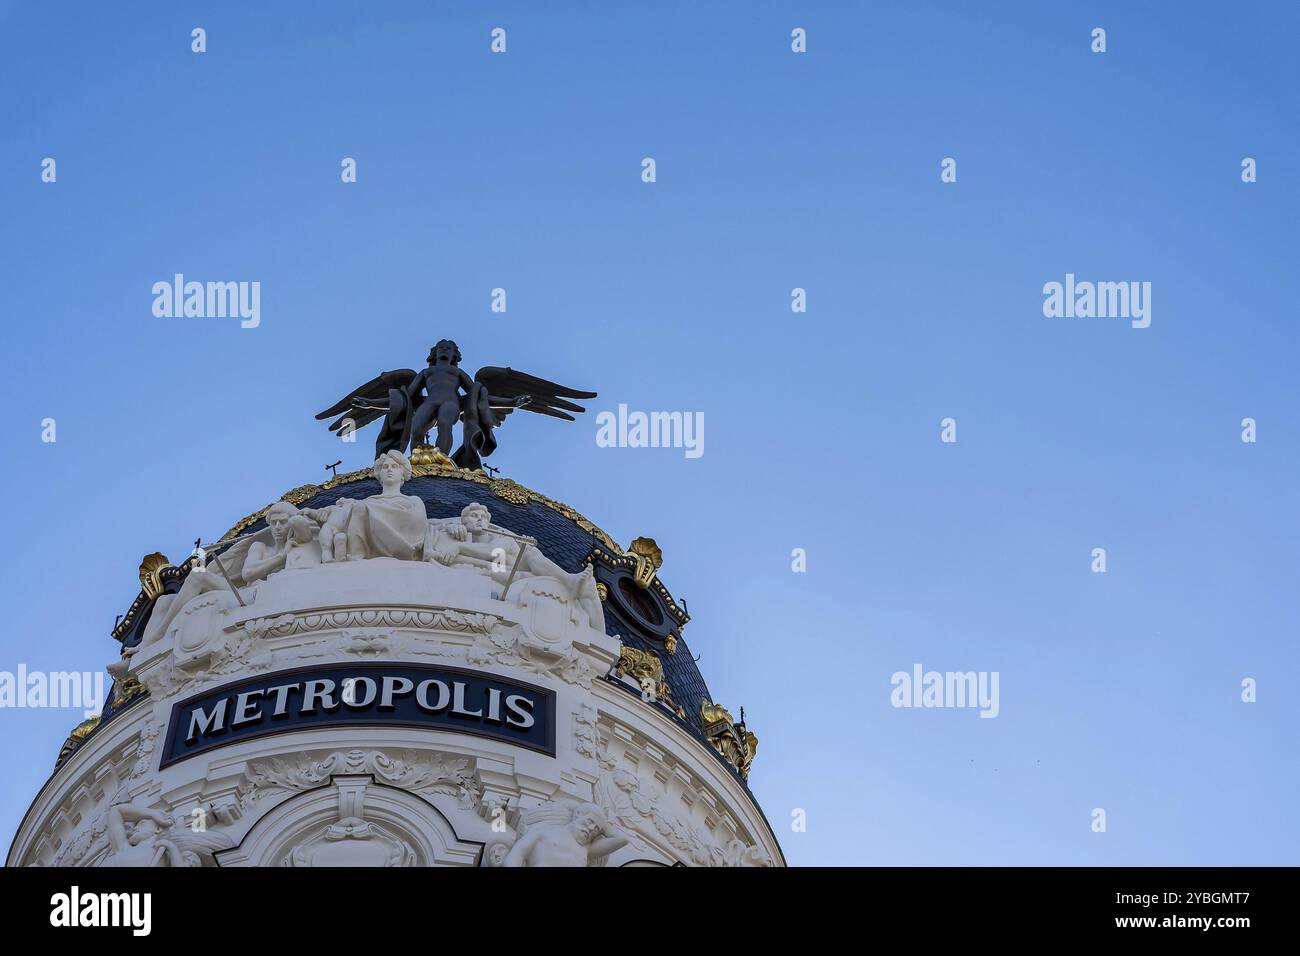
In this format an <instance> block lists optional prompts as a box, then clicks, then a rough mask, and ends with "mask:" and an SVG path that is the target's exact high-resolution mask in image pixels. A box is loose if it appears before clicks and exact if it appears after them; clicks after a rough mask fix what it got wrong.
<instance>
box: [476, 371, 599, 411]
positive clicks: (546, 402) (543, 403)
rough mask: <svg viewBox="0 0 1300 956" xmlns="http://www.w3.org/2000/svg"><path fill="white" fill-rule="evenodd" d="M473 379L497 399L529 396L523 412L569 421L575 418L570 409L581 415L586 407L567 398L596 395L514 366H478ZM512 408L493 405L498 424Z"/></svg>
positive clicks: (592, 396) (523, 406)
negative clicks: (518, 370)
mask: <svg viewBox="0 0 1300 956" xmlns="http://www.w3.org/2000/svg"><path fill="white" fill-rule="evenodd" d="M474 381H476V382H479V383H481V384H482V385H484V386H485V387H486V388H487V390H488V394H489V395H491V396H492V398H494V399H501V398H504V399H506V400H511V399H516V398H522V397H523V396H525V395H526V396H528V398H529V401H528V403H527V404H525V405H522V406H520V407H521V408H523V409H524V411H528V412H536V413H537V414H539V415H549V416H550V417H551V418H563V419H564V420H565V421H569V422H572V421H576V419H575V418H574V417H573V416H572V415H570V414H568V413H569V412H577V413H579V414H581V413H582V412H585V411H586V409H585V408H583V407H582V406H581V405H576V404H574V403H573V402H570V401H567V399H570V398H595V397H596V393H595V392H581V391H578V390H577V389H576V388H569V387H567V386H565V385H559V384H556V383H555V382H549V381H547V380H546V379H544V378H538V377H537V376H535V375H529V374H528V373H527V372H517V371H515V370H514V369H512V368H497V367H496V366H494V365H489V366H487V367H485V368H481V369H479V370H478V373H477V374H476V375H475V376H474ZM512 411H514V406H509V407H505V408H501V407H493V409H492V413H493V416H494V417H495V418H496V420H497V422H498V423H499V422H501V421H502V420H504V419H505V417H506V416H507V415H509V414H510V413H511V412H512Z"/></svg>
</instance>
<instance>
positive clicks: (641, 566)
mask: <svg viewBox="0 0 1300 956" xmlns="http://www.w3.org/2000/svg"><path fill="white" fill-rule="evenodd" d="M627 554H628V555H629V556H630V557H631V558H633V559H634V560H635V561H636V570H635V571H634V572H633V576H632V579H633V580H634V581H635V582H636V585H637V587H640V588H648V587H649V586H650V582H651V581H653V580H654V579H655V572H656V571H658V570H659V569H660V568H661V567H663V564H664V553H663V552H662V551H661V550H659V545H658V544H656V543H655V539H654V538H636V539H635V540H633V542H632V543H631V544H630V545H628V549H627Z"/></svg>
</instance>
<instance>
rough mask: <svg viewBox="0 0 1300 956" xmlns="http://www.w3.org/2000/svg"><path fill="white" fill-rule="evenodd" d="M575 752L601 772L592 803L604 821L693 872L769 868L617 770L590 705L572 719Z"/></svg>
mask: <svg viewBox="0 0 1300 956" xmlns="http://www.w3.org/2000/svg"><path fill="white" fill-rule="evenodd" d="M573 727H574V730H573V743H574V749H575V750H576V751H577V752H578V753H579V754H581V755H582V756H584V757H588V758H589V759H591V760H594V761H595V762H596V764H597V766H598V767H599V768H600V771H599V773H598V776H597V780H596V783H595V784H594V785H593V787H592V790H593V797H594V799H595V801H596V803H597V804H598V805H599V806H601V807H602V808H603V809H604V811H605V813H606V814H608V816H609V819H610V820H611V821H612V822H613V823H615V824H617V825H619V826H621V827H623V828H624V829H625V830H627V831H628V832H630V833H632V834H633V835H634V836H635V837H639V838H640V841H644V842H647V843H648V844H649V845H658V844H663V843H667V844H668V846H670V847H671V848H672V849H674V850H675V851H677V852H678V853H679V854H680V855H681V856H683V857H684V858H685V859H686V860H687V861H689V862H691V863H693V864H695V865H696V866H772V865H773V863H772V858H771V856H770V855H769V854H768V853H767V851H766V850H764V849H763V848H762V847H758V846H750V845H748V844H746V843H744V842H743V841H740V840H733V841H729V842H728V844H727V845H726V846H719V845H718V844H717V843H716V842H714V841H712V840H710V839H708V838H707V837H705V836H704V835H703V834H701V833H700V831H699V830H698V829H697V828H696V827H694V826H693V825H691V824H690V823H689V822H687V821H685V820H683V819H682V818H681V817H680V816H679V815H678V814H677V813H676V812H675V811H674V810H673V809H671V804H672V801H670V800H668V799H667V798H666V793H665V791H664V790H663V789H662V788H661V787H659V785H658V784H657V783H655V782H652V781H650V780H647V779H646V778H644V777H642V776H640V775H639V774H637V773H635V772H633V771H632V770H630V769H628V768H627V767H623V766H620V765H619V763H618V761H616V760H615V759H614V758H613V757H612V756H611V755H610V753H609V751H608V748H607V747H606V746H605V745H604V744H603V743H602V741H601V739H600V731H599V728H598V727H597V714H596V710H595V708H593V707H592V706H591V705H590V704H583V705H581V706H580V707H579V708H578V709H577V710H576V711H574V713H573Z"/></svg>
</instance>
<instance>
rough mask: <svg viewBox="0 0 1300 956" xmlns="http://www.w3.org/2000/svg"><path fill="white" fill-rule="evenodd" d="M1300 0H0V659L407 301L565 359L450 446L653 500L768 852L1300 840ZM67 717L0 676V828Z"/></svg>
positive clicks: (303, 421) (66, 607)
mask: <svg viewBox="0 0 1300 956" xmlns="http://www.w3.org/2000/svg"><path fill="white" fill-rule="evenodd" d="M1298 10H1300V8H1297V7H1296V5H1295V4H1293V3H1289V2H1279V3H1226V2H1225V3H1217V4H1209V3H1172V2H1164V3H1145V4H1131V3H1064V2H1061V3H1037V2H1034V3H1030V2H1026V3H1000V4H996V5H991V4H966V3H957V2H951V3H906V4H893V3H853V4H849V3H807V2H805V3H765V2H757V3H756V2H746V3H730V4H723V3H712V4H698V3H685V2H664V3H654V4H630V3H625V4H617V5H615V4H607V3H596V2H591V3H548V4H536V3H518V4H507V3H469V2H465V3H439V4H433V3H415V2H410V3H390V2H384V3H355V4H354V3H347V4H342V3H320V4H315V3H313V4H307V3H275V4H263V3H222V4H210V3H209V4H200V3H174V2H172V3H132V4H100V3H87V4H79V5H61V4H35V3H17V2H13V0H0V131H2V133H3V135H0V269H2V270H3V279H4V282H3V290H4V300H5V310H4V323H3V336H4V343H5V346H6V352H7V358H6V361H5V373H4V385H3V407H4V410H5V416H4V419H5V421H4V427H3V429H2V431H0V441H2V442H3V450H4V461H5V467H4V469H3V473H2V476H0V490H2V491H3V495H4V497H3V500H4V501H5V503H6V505H7V509H6V510H7V517H6V519H5V522H4V528H5V532H6V533H5V539H6V547H4V548H3V557H0V561H2V562H3V566H2V568H0V580H2V581H3V585H2V586H3V589H4V597H5V601H4V608H5V611H6V618H7V619H6V622H5V627H4V629H3V633H2V634H0V670H8V671H14V670H16V669H17V667H18V665H19V664H20V663H21V664H25V665H26V666H27V667H28V668H29V669H43V670H72V669H92V670H93V669H99V668H102V667H103V666H104V665H105V664H107V663H109V662H110V661H111V660H113V659H115V658H116V647H117V645H116V644H115V643H114V642H113V641H112V640H111V639H110V637H109V631H110V629H111V628H112V626H113V623H114V618H115V616H116V615H118V614H120V613H123V612H124V611H125V610H126V609H127V607H128V605H129V604H130V602H131V600H132V598H133V597H134V595H135V594H136V592H137V590H138V581H137V578H136V566H137V564H138V563H139V561H140V558H141V556H142V555H144V554H146V553H149V552H151V551H155V550H160V551H163V552H165V553H166V554H167V555H169V556H170V557H171V558H172V559H173V560H176V561H179V560H180V559H181V558H183V557H185V555H186V554H187V553H188V551H189V548H190V544H191V542H192V541H193V539H194V538H195V537H197V536H199V535H202V536H203V537H204V538H213V537H216V536H219V535H220V534H222V533H223V532H224V531H225V530H226V529H227V528H228V527H230V525H232V524H233V523H234V522H235V521H236V520H238V519H239V518H241V517H243V516H244V515H245V514H248V513H250V512H253V511H256V510H257V509H259V508H261V507H263V506H264V505H266V504H267V503H268V502H270V501H272V500H274V499H276V498H278V497H279V496H280V495H281V494H282V493H283V492H285V491H286V490H288V489H290V488H292V487H295V486H297V485H302V484H306V483H310V482H319V481H321V480H323V479H324V478H325V477H326V475H327V473H326V472H325V470H324V468H323V466H324V465H325V464H326V463H328V462H332V461H334V460H336V459H337V458H340V457H342V458H343V459H344V468H347V469H352V468H359V467H362V466H364V465H366V464H367V463H368V462H367V459H368V457H369V454H368V452H369V451H370V449H371V442H372V440H373V426H372V429H371V430H369V431H367V432H366V433H364V434H363V435H362V436H361V440H360V441H358V442H357V443H356V444H353V445H341V444H340V443H339V442H338V441H337V440H336V439H334V438H332V437H330V436H328V434H327V433H326V432H325V430H324V428H323V427H322V426H321V425H320V424H318V423H316V422H314V421H313V420H312V415H313V414H314V413H315V412H316V411H318V410H319V409H321V408H323V407H325V406H326V405H328V404H330V403H331V402H333V401H334V400H335V399H337V398H338V397H340V396H341V395H342V394H343V393H344V392H346V391H347V390H348V389H350V388H351V387H352V386H354V385H356V384H359V383H360V382H361V381H363V380H364V379H366V378H368V377H369V376H370V375H372V374H374V373H376V372H378V371H380V370H381V369H390V368H399V367H403V366H408V367H418V366H419V364H420V363H421V362H422V360H423V358H424V356H425V354H426V352H427V350H428V348H429V346H430V345H432V344H433V343H434V342H435V341H437V340H438V339H440V338H442V337H445V336H446V337H452V338H455V339H456V340H457V341H458V342H459V343H460V346H461V349H462V351H463V353H464V355H465V365H466V366H467V367H468V368H469V370H470V371H471V372H472V371H473V370H474V369H476V368H478V367H479V366H480V365H512V366H514V367H516V368H522V369H525V370H528V371H531V372H534V373H537V374H541V375H545V376H548V377H553V378H556V379H559V380H561V381H564V382H567V383H570V384H573V385H577V386H580V387H586V388H590V389H595V390H597V391H599V392H600V398H599V399H597V400H595V401H594V402H592V403H590V406H589V407H590V409H591V412H590V413H589V414H588V415H587V416H586V417H585V418H583V419H582V420H581V421H580V422H579V423H578V424H576V425H570V424H565V423H561V422H555V421H551V420H547V419H542V418H535V417H528V420H527V421H524V420H522V419H523V418H524V417H526V416H520V415H516V416H514V417H512V418H511V419H510V421H509V422H508V423H507V424H506V425H505V427H504V429H503V432H502V435H501V440H502V449H501V451H500V452H499V454H498V455H497V456H496V457H495V458H494V459H493V463H494V464H496V465H498V466H499V467H501V468H502V469H503V473H505V474H507V475H509V476H510V477H513V478H515V479H516V480H518V481H520V482H521V483H522V484H525V485H527V486H529V487H532V488H535V489H537V490H539V491H541V492H543V493H545V494H547V495H550V496H551V497H553V498H556V499H559V500H561V501H564V502H566V503H568V504H571V505H572V506H573V507H575V508H577V509H578V510H579V511H581V512H583V513H584V514H586V515H587V516H588V517H590V518H591V519H592V520H594V521H596V522H597V523H598V524H600V525H601V526H602V527H603V528H604V529H605V530H607V531H608V532H609V533H610V534H611V535H613V536H614V537H615V538H616V539H617V540H618V541H620V542H621V543H623V544H625V545H626V544H627V543H628V542H629V541H630V540H631V539H632V538H634V537H636V536H638V535H650V536H652V537H654V538H656V539H657V540H658V542H659V543H660V545H661V546H662V548H663V550H664V555H665V561H664V566H663V568H662V571H661V576H662V578H663V580H664V581H665V582H666V583H667V585H668V587H669V588H670V589H671V590H672V591H673V593H674V594H675V595H677V596H678V597H679V598H681V597H684V598H685V599H686V600H687V602H688V603H689V606H690V611H691V614H692V615H693V621H692V622H691V624H690V625H689V626H688V628H687V630H686V635H685V636H686V638H687V640H688V641H689V643H690V647H691V649H692V651H693V652H694V653H695V654H697V655H699V656H700V668H701V670H702V671H703V673H704V675H705V678H706V679H707V680H708V682H709V685H710V688H711V690H712V692H713V694H714V697H715V699H716V700H717V701H718V702H720V703H723V704H725V705H726V706H728V707H729V708H731V710H732V712H733V713H736V712H737V711H738V709H739V707H740V706H741V705H743V706H744V707H745V713H746V716H747V718H748V719H749V723H750V726H751V728H752V729H753V730H755V731H756V732H757V734H758V736H759V739H760V745H759V752H758V757H757V760H756V762H755V766H754V770H753V773H752V776H751V785H752V788H753V790H754V793H755V794H756V795H757V797H758V798H759V800H760V802H761V804H762V806H763V807H764V809H765V811H766V813H767V815H768V817H769V819H770V820H771V821H772V823H773V825H774V827H775V828H776V832H777V835H778V838H779V839H780V840H781V842H782V845H783V846H784V848H785V851H786V854H787V857H788V859H789V861H790V862H791V863H793V864H827V863H867V864H1035V863H1039V864H1058V863H1059V864H1085V865H1087V864H1297V863H1300V826H1298V825H1297V809H1296V808H1297V806H1300V773H1298V771H1297V760H1296V734H1297V728H1300V720H1298V719H1297V718H1298V717H1300V713H1298V710H1300V708H1298V706H1297V697H1296V688H1297V683H1298V682H1300V666H1298V665H1300V660H1298V656H1300V655H1298V654H1297V633H1296V629H1297V605H1298V603H1300V602H1298V601H1297V597H1296V595H1297V592H1298V591H1300V589H1298V588H1297V587H1296V569H1297V557H1298V555H1297V551H1298V550H1300V546H1298V543H1297V542H1298V532H1300V522H1298V520H1297V506H1296V488H1297V477H1300V468H1298V464H1300V462H1298V456H1297V448H1300V425H1298V416H1300V408H1298V406H1297V389H1296V368H1295V366H1296V359H1297V356H1298V355H1300V349H1298V348H1297V332H1296V306H1295V304H1296V302H1297V297H1298V294H1300V269H1297V267H1296V251H1297V243H1296V223H1297V221H1300V203H1298V202H1297V183H1298V182H1300V170H1297V157H1300V136H1298V135H1297V117H1300V103H1298V102H1297V100H1298V99H1300V97H1298V90H1300V84H1298V83H1297V70H1298V69H1300V68H1298V67H1297V64H1298V63H1300V58H1297V56H1296V55H1295V37H1296V35H1297V29H1300V12H1298ZM196 26H201V27H203V28H205V29H206V31H207V52H206V53H203V54H195V53H193V52H191V48H190V47H191V34H190V31H191V30H192V29H193V28H194V27H196ZM494 27H503V28H505V29H506V31H507V52H506V53H505V54H504V55H494V54H492V53H491V52H490V50H489V42H490V37H489V32H490V31H491V30H492V28H494ZM796 27H802V28H804V29H806V31H807V52H806V53H804V54H796V53H794V52H792V51H791V37H790V34H791V30H793V29H794V28H796ZM1095 27H1103V28H1105V30H1106V31H1107V33H1106V44H1107V49H1106V52H1105V53H1093V52H1091V50H1090V45H1091V42H1092V41H1091V37H1090V34H1091V31H1092V30H1093V28H1095ZM46 157H51V158H54V159H55V160H56V162H57V181H56V182H54V183H43V182H42V181H41V161H42V160H43V159H44V158H46ZM344 157H352V158H354V159H355V160H356V162H357V176H358V181H357V182H356V183H349V184H345V183H343V182H342V181H341V178H340V163H341V161H342V159H343V158H344ZM646 157H651V158H653V159H654V160H655V162H656V174H657V181H656V182H654V183H644V182H642V178H641V171H642V165H641V164H642V160H643V159H644V158H646ZM945 157H951V158H953V159H955V160H956V162H957V181H956V182H954V183H944V182H941V180H940V163H941V161H942V160H943V159H944V158H945ZM1244 157H1252V158H1254V159H1255V160H1256V161H1257V164H1258V165H1257V169H1258V181H1257V182H1255V183H1243V182H1242V178H1241V162H1242V159H1243V158H1244ZM178 272H179V273H183V274H184V275H185V276H186V277H187V278H191V279H197V280H202V281H206V280H223V281H224V280H230V281H257V282H260V283H261V316H260V318H261V321H260V325H259V326H258V327H257V328H255V329H241V328H240V327H239V324H238V322H237V320H231V319H215V318H212V319H208V318H204V319H199V318H191V319H183V318H158V317H155V316H154V315H153V313H152V305H153V295H152V293H151V287H152V285H153V283H155V282H158V281H168V280H170V279H171V277H172V276H173V275H174V274H175V273H178ZM1067 273H1071V274H1074V275H1075V276H1076V277H1077V278H1078V279H1079V280H1092V281H1136V282H1150V283H1151V290H1152V292H1151V324H1150V327H1149V328H1145V329H1136V328H1133V327H1132V326H1131V324H1130V322H1129V321H1128V320H1126V319H1116V318H1107V319H1101V318H1046V317H1044V314H1043V300H1044V295H1043V286H1044V284H1045V283H1048V282H1052V281H1057V282H1063V281H1064V280H1065V276H1066V274H1067ZM498 287H500V288H504V289H506V290H507V311H506V312H505V313H504V314H499V313H493V312H492V311H491V309H490V307H489V306H490V293H491V290H492V289H493V288H498ZM796 287H799V288H804V289H806V290H807V311H806V312H804V313H795V312H792V310H791V290H792V289H794V288H796ZM619 403H626V404H627V405H628V406H629V407H630V408H631V409H639V410H644V411H653V410H665V411H674V410H676V411H686V412H702V413H703V414H704V420H705V423H706V428H705V451H704V454H703V456H702V457H699V458H696V459H687V458H686V457H685V455H684V453H683V451H682V450H681V449H645V448H603V447H599V446H598V445H597V443H596V440H595V437H596V424H595V420H594V414H592V413H594V412H596V411H600V410H602V409H613V408H616V407H617V405H618V404H619ZM1247 417H1249V418H1253V419H1255V420H1256V422H1257V428H1258V432H1257V437H1258V440H1257V441H1256V442H1255V443H1245V442H1243V441H1242V440H1241V435H1242V425H1241V422H1242V419H1243V418H1247ZM45 418H54V419H55V421H56V423H57V441H56V442H54V443H52V444H51V443H44V442H42V440H41V434H42V425H41V423H42V420H43V419H45ZM944 418H953V419H955V421H956V428H957V441H956V443H955V444H954V443H944V442H942V441H941V440H940V422H941V420H942V419H944ZM795 548H802V549H805V552H806V555H807V570H806V572H805V573H795V572H793V571H792V568H791V562H792V557H791V553H792V550H793V549H795ZM1094 548H1104V549H1106V558H1107V570H1106V573H1104V574H1097V573H1093V571H1092V569H1091V566H1092V563H1093V557H1092V552H1093V549H1094ZM914 664H921V665H922V666H923V667H924V668H925V669H926V670H931V669H933V670H938V671H967V670H972V671H986V672H997V673H998V674H999V680H1000V683H999V688H1000V712H999V715H998V716H997V717H996V718H995V719H981V718H979V716H978V714H977V712H976V711H974V710H971V709H899V708H895V707H893V706H892V705H891V702H890V694H891V690H892V688H891V684H890V678H891V675H892V674H894V672H896V671H900V670H903V671H910V670H911V669H912V667H913V665H914ZM1244 678H1253V679H1255V681H1257V689H1258V700H1257V701H1256V702H1255V703H1245V702H1243V701H1242V699H1241V695H1242V680H1243V679H1244ZM79 719H80V714H79V713H78V712H74V711H71V710H3V711H0V759H3V766H4V768H5V775H6V780H5V785H4V787H3V788H0V833H4V834H5V835H6V839H5V841H4V842H5V844H6V846H7V844H8V835H9V834H11V833H12V832H13V830H14V829H15V828H16V826H17V824H18V822H19V820H20V818H21V816H22V814H23V812H24V811H25V810H26V808H27V806H28V804H29V802H30V800H31V799H32V797H33V796H34V795H35V794H36V792H37V790H38V788H39V787H40V786H41V784H42V783H43V782H44V781H45V779H46V778H47V776H48V774H49V771H50V769H51V766H52V764H53V761H54V758H55V755H56V754H57V751H58V748H59V745H60V743H61V742H62V741H63V739H64V737H65V735H66V733H67V731H68V730H69V729H70V728H71V727H72V726H73V725H74V724H75V723H77V722H78V720H79ZM1094 808H1102V809H1104V810H1105V812H1106V815H1107V830H1106V832H1105V833H1095V832H1093V830H1092V821H1093V816H1092V812H1093V810H1094ZM795 809H802V810H804V811H805V812H806V816H807V829H806V832H801V833H795V832H791V819H792V811H794V810H795Z"/></svg>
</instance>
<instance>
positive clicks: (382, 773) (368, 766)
mask: <svg viewBox="0 0 1300 956" xmlns="http://www.w3.org/2000/svg"><path fill="white" fill-rule="evenodd" d="M341 774H351V775H357V774H370V775H372V776H374V778H375V779H376V780H379V781H381V782H383V783H386V784H389V785H390V786H393V787H398V788H400V789H403V790H410V791H412V792H414V793H420V792H426V793H442V794H448V795H450V796H454V797H455V798H456V802H457V804H458V805H459V806H460V807H461V808H462V809H469V808H471V807H473V806H474V804H476V803H477V802H478V800H479V798H480V796H481V794H482V788H481V786H480V785H479V782H478V778H477V776H476V775H475V772H474V765H473V761H471V760H470V758H468V757H445V756H443V755H442V754H428V753H423V752H419V751H414V750H399V751H396V752H395V753H392V754H389V753H387V752H385V751H382V750H338V751H335V752H333V753H331V754H329V755H328V756H325V757H322V758H315V757H312V756H310V755H303V756H300V757H298V758H297V759H293V758H288V757H272V758H269V759H267V760H258V761H253V762H251V763H250V764H249V765H248V769H247V770H246V771H245V773H244V780H243V781H242V782H241V783H240V785H239V788H238V790H237V793H238V798H239V806H240V808H241V809H247V808H248V807H249V806H251V805H252V804H254V803H256V802H257V801H259V800H262V799H263V798H265V797H266V796H268V795H272V794H275V793H278V792H282V791H291V792H296V791H301V790H312V789H315V788H316V787H321V786H325V785H326V784H328V783H329V780H330V777H332V776H337V775H341Z"/></svg>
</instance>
